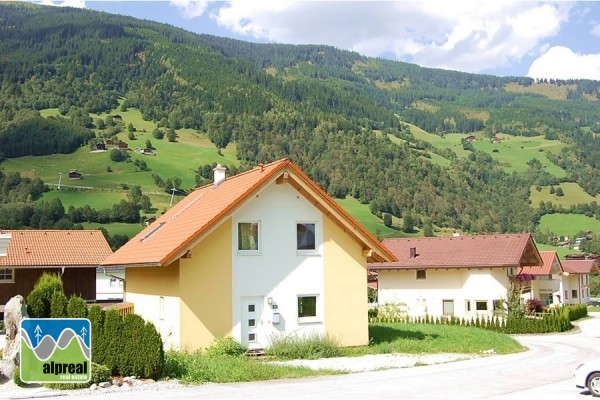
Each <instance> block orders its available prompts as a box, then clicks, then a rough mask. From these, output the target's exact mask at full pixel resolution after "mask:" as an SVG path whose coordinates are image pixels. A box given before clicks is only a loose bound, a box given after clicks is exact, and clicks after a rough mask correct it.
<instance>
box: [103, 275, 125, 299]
mask: <svg viewBox="0 0 600 400" xmlns="http://www.w3.org/2000/svg"><path fill="white" fill-rule="evenodd" d="M124 284H125V269H124V268H111V270H110V271H107V270H106V268H96V300H98V301H109V300H110V301H122V300H123V290H124V289H123V288H124Z"/></svg>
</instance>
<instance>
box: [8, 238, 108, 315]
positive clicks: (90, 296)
mask: <svg viewBox="0 0 600 400" xmlns="http://www.w3.org/2000/svg"><path fill="white" fill-rule="evenodd" d="M4 233H5V234H6V233H8V234H10V236H11V237H12V238H11V240H10V244H9V246H8V254H7V255H6V257H2V258H0V312H1V313H4V305H5V304H6V303H7V302H8V300H10V299H11V298H12V297H13V296H16V295H18V294H20V295H21V296H23V297H25V298H26V297H27V295H29V293H30V292H31V290H32V289H33V286H34V285H35V283H36V282H37V280H38V279H39V277H40V276H41V275H42V273H43V272H51V273H56V274H59V275H60V276H61V277H62V281H63V286H64V289H65V294H66V295H67V297H70V296H71V295H73V294H76V295H79V296H81V297H83V298H84V299H86V300H95V298H96V268H97V267H98V266H100V263H101V262H102V261H103V260H105V259H106V257H108V256H109V255H110V254H111V253H112V250H111V248H110V246H109V245H108V242H107V241H106V239H105V238H104V235H103V234H102V232H101V231H98V230H6V231H4Z"/></svg>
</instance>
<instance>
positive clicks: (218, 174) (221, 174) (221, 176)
mask: <svg viewBox="0 0 600 400" xmlns="http://www.w3.org/2000/svg"><path fill="white" fill-rule="evenodd" d="M226 170H227V168H225V167H224V166H222V165H221V164H217V166H216V167H214V168H213V173H214V174H213V175H214V177H215V180H214V184H215V186H219V185H220V184H221V183H222V182H223V181H224V180H225V171H226Z"/></svg>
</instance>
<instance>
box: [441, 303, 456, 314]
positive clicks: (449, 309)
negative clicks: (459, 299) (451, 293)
mask: <svg viewBox="0 0 600 400" xmlns="http://www.w3.org/2000/svg"><path fill="white" fill-rule="evenodd" d="M442 308H443V312H444V315H447V316H449V317H451V316H453V315H454V300H442Z"/></svg>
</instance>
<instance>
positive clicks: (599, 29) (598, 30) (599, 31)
mask: <svg viewBox="0 0 600 400" xmlns="http://www.w3.org/2000/svg"><path fill="white" fill-rule="evenodd" d="M590 33H591V34H592V35H594V36H600V25H596V26H594V27H593V28H592V30H591V31H590Z"/></svg>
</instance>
